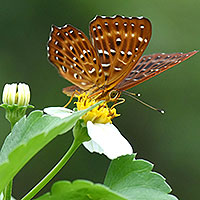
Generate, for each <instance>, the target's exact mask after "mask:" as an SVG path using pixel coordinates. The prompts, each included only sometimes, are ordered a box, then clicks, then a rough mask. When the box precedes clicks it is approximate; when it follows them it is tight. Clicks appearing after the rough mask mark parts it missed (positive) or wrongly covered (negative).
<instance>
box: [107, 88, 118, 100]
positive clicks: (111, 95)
mask: <svg viewBox="0 0 200 200" xmlns="http://www.w3.org/2000/svg"><path fill="white" fill-rule="evenodd" d="M109 96H110V98H111V99H112V100H114V99H116V98H117V97H118V96H119V92H118V91H117V90H112V91H110V93H109Z"/></svg>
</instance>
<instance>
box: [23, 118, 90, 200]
mask: <svg viewBox="0 0 200 200" xmlns="http://www.w3.org/2000/svg"><path fill="white" fill-rule="evenodd" d="M73 135H74V141H73V143H72V145H71V147H70V148H69V150H68V151H67V152H66V154H65V155H64V156H63V157H62V158H61V160H60V161H59V162H58V163H57V164H56V165H55V167H54V168H53V169H52V170H51V171H50V172H49V173H48V174H47V175H46V176H45V177H44V178H43V179H42V180H41V181H40V182H39V183H38V184H37V185H36V186H35V187H34V188H33V189H32V190H31V191H30V192H29V193H28V194H26V196H24V197H23V198H22V199H21V200H30V199H32V198H33V197H34V196H35V195H36V194H37V193H38V192H39V191H40V190H41V189H42V188H43V187H44V186H45V185H47V184H48V183H49V181H50V180H51V179H52V178H53V177H54V176H55V175H56V174H57V173H58V172H59V171H60V170H61V169H62V168H63V167H64V165H65V164H66V163H67V161H68V160H69V159H70V158H71V157H72V155H73V154H74V153H75V151H76V150H77V149H78V147H79V146H80V145H81V144H82V143H83V142H85V141H88V140H89V139H90V138H89V136H88V135H87V128H86V126H85V125H84V122H83V120H79V121H78V122H77V123H76V125H75V127H74V129H73Z"/></svg>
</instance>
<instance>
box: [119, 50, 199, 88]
mask: <svg viewBox="0 0 200 200" xmlns="http://www.w3.org/2000/svg"><path fill="white" fill-rule="evenodd" d="M196 53H197V51H193V52H189V53H172V54H165V53H157V54H152V55H145V56H142V57H141V58H140V60H139V61H138V62H137V64H136V65H135V66H134V68H133V69H132V71H131V72H130V73H129V75H128V76H127V77H126V78H125V79H124V80H123V81H122V82H120V83H119V84H118V85H117V86H116V88H118V89H119V90H127V89H129V88H132V87H134V86H136V85H138V84H140V83H142V82H144V81H145V80H148V79H150V78H152V77H154V76H156V75H158V74H160V73H162V72H164V71H166V70H167V69H169V68H171V67H173V66H175V65H177V64H178V63H180V62H183V61H184V60H186V59H188V58H189V57H191V56H193V55H194V54H196Z"/></svg>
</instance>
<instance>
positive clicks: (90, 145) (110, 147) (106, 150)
mask: <svg viewBox="0 0 200 200" xmlns="http://www.w3.org/2000/svg"><path fill="white" fill-rule="evenodd" d="M44 112H46V113H47V114H49V115H52V116H56V117H60V118H64V117H68V116H69V115H71V114H72V113H73V111H72V110H69V109H67V108H63V107H49V108H45V109H44ZM87 129H88V135H89V136H90V138H91V140H90V141H88V142H84V143H83V145H84V146H85V148H86V149H88V150H89V151H90V152H97V153H100V154H102V153H103V154H105V155H106V156H107V157H108V158H110V159H115V158H117V157H119V156H122V155H126V154H132V153H133V149H132V147H131V145H130V144H129V142H128V141H127V140H126V139H125V138H124V137H123V136H122V135H121V133H120V132H119V130H118V129H117V128H116V127H115V126H114V125H113V124H111V123H106V124H103V123H93V122H91V121H87Z"/></svg>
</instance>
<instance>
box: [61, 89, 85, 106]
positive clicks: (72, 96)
mask: <svg viewBox="0 0 200 200" xmlns="http://www.w3.org/2000/svg"><path fill="white" fill-rule="evenodd" d="M76 94H78V95H80V94H81V93H80V92H79V91H78V90H75V91H74V92H73V93H72V95H71V97H70V99H69V101H68V102H67V103H66V104H65V105H64V108H66V107H67V106H68V105H69V104H70V103H71V101H72V99H73V98H74V97H75V95H76Z"/></svg>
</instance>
